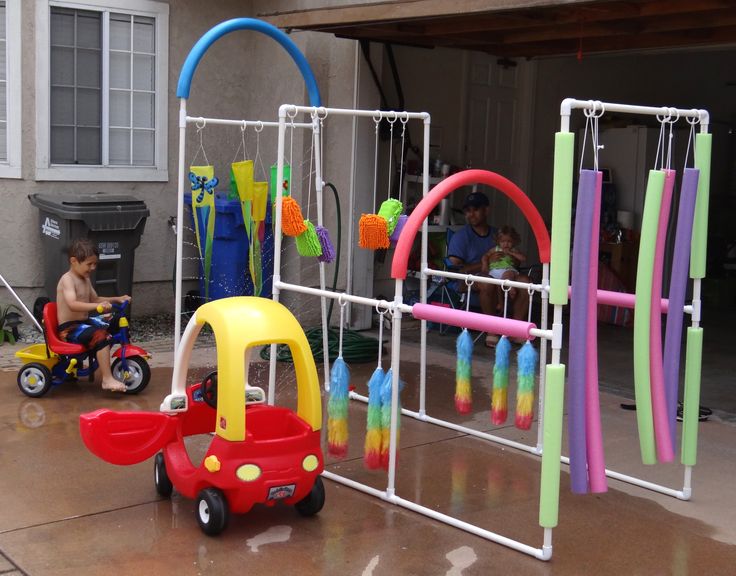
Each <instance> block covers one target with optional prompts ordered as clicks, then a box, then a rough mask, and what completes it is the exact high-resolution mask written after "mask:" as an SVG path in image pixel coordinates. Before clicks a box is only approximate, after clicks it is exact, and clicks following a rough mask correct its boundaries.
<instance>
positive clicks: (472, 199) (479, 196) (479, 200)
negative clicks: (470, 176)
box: [463, 192, 489, 210]
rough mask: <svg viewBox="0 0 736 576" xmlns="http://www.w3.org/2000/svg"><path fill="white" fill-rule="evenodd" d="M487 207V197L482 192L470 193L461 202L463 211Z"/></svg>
mask: <svg viewBox="0 0 736 576" xmlns="http://www.w3.org/2000/svg"><path fill="white" fill-rule="evenodd" d="M488 205H489V202H488V196H486V195H485V194H483V192H471V193H470V194H468V195H467V196H466V197H465V201H464V202H463V210H465V209H466V208H481V207H483V206H488Z"/></svg>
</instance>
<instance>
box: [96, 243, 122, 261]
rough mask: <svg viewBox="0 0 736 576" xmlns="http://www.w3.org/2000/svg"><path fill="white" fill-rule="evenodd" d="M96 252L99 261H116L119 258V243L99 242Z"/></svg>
mask: <svg viewBox="0 0 736 576" xmlns="http://www.w3.org/2000/svg"><path fill="white" fill-rule="evenodd" d="M97 251H98V252H99V253H100V260H118V259H119V258H120V242H99V243H98V244H97Z"/></svg>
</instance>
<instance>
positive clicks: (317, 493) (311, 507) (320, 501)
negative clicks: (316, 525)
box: [294, 476, 325, 516]
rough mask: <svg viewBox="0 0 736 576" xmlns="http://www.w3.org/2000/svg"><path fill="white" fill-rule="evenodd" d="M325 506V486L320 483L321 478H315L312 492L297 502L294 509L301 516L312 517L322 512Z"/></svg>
mask: <svg viewBox="0 0 736 576" xmlns="http://www.w3.org/2000/svg"><path fill="white" fill-rule="evenodd" d="M324 505H325V485H324V484H323V483H322V477H321V476H317V479H316V480H315V481H314V486H312V490H311V491H310V492H309V494H307V495H306V496H305V497H304V498H302V499H301V500H299V502H297V503H296V504H294V507H295V508H296V511H297V512H299V514H301V515H302V516H314V515H315V514H316V513H317V512H319V511H320V510H322V507H323V506H324Z"/></svg>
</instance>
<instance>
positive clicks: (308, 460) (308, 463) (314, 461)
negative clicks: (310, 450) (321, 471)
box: [302, 454, 319, 472]
mask: <svg viewBox="0 0 736 576" xmlns="http://www.w3.org/2000/svg"><path fill="white" fill-rule="evenodd" d="M317 466H319V458H317V457H316V456H315V455H314V454H310V455H309V456H307V457H305V458H304V460H302V468H304V469H305V470H306V471H307V472H314V471H315V470H316V469H317Z"/></svg>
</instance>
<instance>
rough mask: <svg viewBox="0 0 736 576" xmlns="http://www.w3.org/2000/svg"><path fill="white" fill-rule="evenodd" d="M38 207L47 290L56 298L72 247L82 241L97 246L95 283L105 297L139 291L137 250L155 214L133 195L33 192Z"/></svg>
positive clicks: (32, 198)
mask: <svg viewBox="0 0 736 576" xmlns="http://www.w3.org/2000/svg"><path fill="white" fill-rule="evenodd" d="M28 199H29V200H30V201H31V204H33V205H34V206H36V207H37V208H38V212H39V224H40V228H39V230H40V232H41V239H42V243H43V251H44V261H45V269H44V278H45V282H44V287H45V290H46V294H47V295H48V297H49V298H50V299H51V300H55V299H56V285H57V284H58V282H59V278H60V277H61V275H62V274H64V272H66V271H67V270H69V258H68V255H67V253H66V250H67V248H68V247H69V245H70V244H71V242H72V241H73V240H75V239H76V238H89V239H90V240H92V241H93V242H94V243H95V244H97V250H98V251H99V253H100V259H99V262H98V264H97V270H96V272H95V274H94V275H93V276H92V285H93V286H94V287H95V291H96V292H97V294H98V295H100V296H118V295H122V294H131V293H132V291H133V263H134V257H135V249H136V248H137V247H138V245H139V244H140V243H141V235H142V234H143V228H144V227H145V225H146V218H147V217H148V216H149V214H150V211H149V210H148V208H147V207H146V204H145V202H143V201H142V200H138V199H137V198H134V197H132V196H124V195H112V194H102V193H98V194H31V195H29V196H28Z"/></svg>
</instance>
